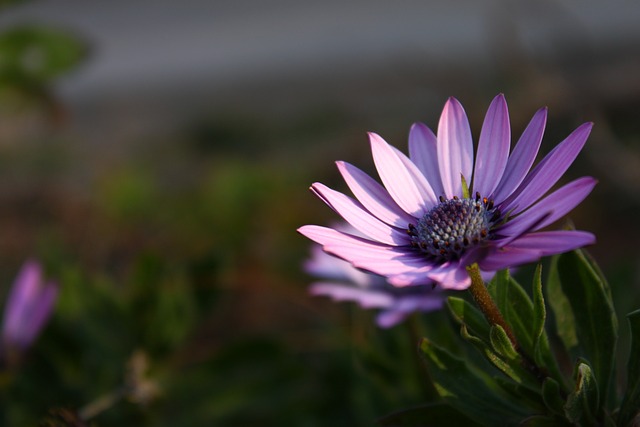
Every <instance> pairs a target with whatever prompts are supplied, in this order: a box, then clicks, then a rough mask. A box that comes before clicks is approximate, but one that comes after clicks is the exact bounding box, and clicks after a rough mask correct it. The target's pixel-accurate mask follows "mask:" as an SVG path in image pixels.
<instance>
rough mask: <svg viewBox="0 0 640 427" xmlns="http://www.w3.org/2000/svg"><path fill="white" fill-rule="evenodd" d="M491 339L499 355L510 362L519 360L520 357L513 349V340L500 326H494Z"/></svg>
mask: <svg viewBox="0 0 640 427" xmlns="http://www.w3.org/2000/svg"><path fill="white" fill-rule="evenodd" d="M489 337H490V339H491V346H492V347H493V349H494V350H495V352H496V353H498V354H499V355H501V356H503V357H505V358H507V359H508V360H514V359H518V358H519V357H520V355H519V354H518V352H517V351H516V349H515V348H514V347H513V344H512V343H511V340H510V339H509V336H508V335H507V333H506V332H505V331H504V329H502V326H500V325H493V326H492V327H491V332H490V335H489Z"/></svg>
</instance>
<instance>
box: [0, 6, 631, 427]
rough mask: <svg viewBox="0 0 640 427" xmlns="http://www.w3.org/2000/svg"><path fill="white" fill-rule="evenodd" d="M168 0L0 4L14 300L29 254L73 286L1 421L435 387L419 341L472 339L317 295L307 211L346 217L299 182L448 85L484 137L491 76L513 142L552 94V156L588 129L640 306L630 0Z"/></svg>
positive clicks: (189, 415)
mask: <svg viewBox="0 0 640 427" xmlns="http://www.w3.org/2000/svg"><path fill="white" fill-rule="evenodd" d="M179 3H180V4H179V5H178V4H174V3H173V2H169V1H150V0H145V1H140V2H135V4H130V2H124V1H116V2H102V3H97V2H82V1H80V0H74V1H61V0H57V1H47V2H44V1H40V2H2V8H1V9H0V231H1V234H0V236H1V237H0V301H4V295H6V293H7V292H8V289H9V286H10V284H11V283H12V281H13V278H14V277H15V275H16V273H17V271H18V269H19V268H20V265H21V264H22V262H23V261H24V260H25V259H26V258H29V257H36V258H38V259H40V260H41V261H42V262H43V263H44V265H45V267H46V271H47V276H48V277H51V278H55V279H56V280H58V281H59V283H60V285H61V294H60V298H59V300H58V304H57V306H56V310H55V313H54V315H53V317H52V319H51V322H50V323H49V325H48V326H47V327H46V329H45V331H44V332H43V334H42V335H41V337H40V339H39V340H38V342H37V343H36V345H35V346H34V347H33V348H32V349H31V351H30V353H29V354H28V356H27V358H26V360H25V361H24V363H23V364H22V365H21V366H20V368H19V369H18V370H16V371H14V372H10V373H4V374H2V376H0V393H1V395H0V398H1V401H0V425H7V426H22V425H36V424H37V423H38V422H39V421H42V422H45V423H49V424H45V425H80V424H73V422H74V421H72V419H73V417H74V416H75V415H74V414H78V413H81V414H84V415H87V414H95V416H94V417H93V418H92V419H91V423H93V425H97V426H122V425H143V426H144V425H148V426H176V425H180V426H211V425H216V426H257V425H260V426H282V425H292V426H309V427H311V426H328V425H330V426H368V425H372V424H373V423H374V422H375V420H376V419H378V418H380V417H382V416H384V415H386V414H389V413H391V412H392V411H394V410H397V409H401V408H405V407H409V406H415V405H419V404H421V403H424V402H425V401H427V400H429V399H433V396H434V391H433V390H432V389H430V388H429V387H428V386H427V385H425V384H426V381H425V372H424V370H423V369H422V367H421V365H420V363H419V360H418V359H417V355H416V351H415V342H416V339H417V337H418V336H420V335H422V334H426V335H428V336H430V337H432V338H433V339H434V341H438V342H441V343H444V344H448V345H449V346H450V347H453V348H457V350H458V351H467V349H466V348H464V347H461V344H460V343H459V342H458V341H457V340H456V338H455V335H456V334H457V332H456V327H455V326H453V325H452V321H451V320H450V319H449V318H448V317H447V315H446V314H445V313H432V314H428V315H421V316H417V317H415V318H412V319H410V320H409V322H407V323H406V324H405V325H401V326H399V327H396V328H393V329H391V330H386V331H384V330H380V329H377V328H376V327H375V326H374V323H373V320H372V319H373V317H372V313H370V312H365V311H362V310H359V309H357V308H355V307H353V306H352V305H349V304H334V303H332V302H330V301H327V300H325V299H321V298H311V297H309V296H308V295H307V292H306V287H307V284H308V283H309V282H310V280H311V278H309V277H308V276H306V275H305V274H304V273H303V272H302V271H301V268H300V266H301V263H302V261H303V260H304V259H305V257H306V256H307V255H308V252H309V246H310V243H309V242H308V241H306V240H305V239H304V238H303V237H301V236H299V235H298V234H297V233H296V231H295V229H296V228H297V227H299V226H301V225H304V224H326V223H328V222H330V221H332V220H334V219H336V217H335V215H333V213H332V212H331V211H330V210H329V209H328V208H326V207H325V206H324V205H323V204H322V202H320V201H319V200H316V199H315V198H314V197H313V196H312V195H311V194H310V193H309V191H308V187H309V185H310V184H311V183H312V182H314V181H321V182H324V183H326V184H328V185H330V186H333V187H335V188H339V189H345V186H344V184H343V183H342V182H341V180H340V177H339V174H338V173H337V171H336V170H335V167H334V166H333V161H334V160H337V159H341V160H347V161H349V162H352V163H354V164H357V165H358V166H360V167H362V168H363V169H365V170H367V171H370V172H373V165H372V161H371V159H370V155H369V152H368V144H367V139H366V133H365V132H366V131H375V132H377V133H379V134H380V135H382V136H383V137H385V138H386V139H387V141H389V142H390V143H392V144H394V145H395V146H397V147H398V148H401V149H403V150H405V151H406V139H407V134H408V129H409V127H410V125H411V124H412V123H413V122H415V121H423V122H425V123H426V124H427V125H429V126H430V127H431V128H432V129H435V128H436V126H437V121H438V118H439V114H440V110H441V108H442V106H443V105H444V102H445V101H446V99H447V97H448V96H456V97H457V98H458V99H459V100H460V101H461V102H462V104H463V105H464V106H465V108H466V110H467V114H468V116H469V119H470V121H471V125H472V130H473V134H474V137H477V136H478V134H479V129H480V126H481V124H482V120H483V118H484V113H485V111H486V108H487V106H488V105H489V102H490V101H491V99H492V98H493V97H494V96H495V95H496V94H497V93H499V92H503V93H505V95H506V98H507V101H508V103H509V107H510V114H511V125H512V135H513V138H514V139H515V138H517V137H518V136H519V135H520V133H521V131H522V130H523V129H524V127H525V126H526V124H527V123H528V120H529V119H530V118H531V116H532V115H533V113H534V112H535V111H536V110H537V109H538V108H539V107H541V106H543V105H547V106H548V107H549V121H548V125H547V131H546V134H545V139H544V140H543V145H542V149H541V153H546V152H548V151H549V150H550V149H551V148H552V147H553V146H554V145H555V144H557V143H558V142H559V141H560V140H561V139H563V138H564V137H565V136H566V135H568V134H569V133H570V132H571V131H572V130H573V129H574V128H575V127H577V126H578V125H579V124H581V123H583V122H585V121H594V122H595V123H596V126H595V128H594V131H593V133H592V136H591V137H590V139H589V142H588V143H587V146H586V148H585V149H584V151H583V153H582V154H581V155H580V156H579V158H578V160H577V161H576V163H575V164H574V166H573V167H572V168H571V169H570V171H569V172H568V174H567V176H566V177H565V178H564V180H563V182H567V181H568V180H570V179H572V178H576V177H578V176H582V175H592V176H595V177H597V178H598V179H599V181H600V183H599V185H598V186H597V188H596V190H595V191H594V193H593V194H592V195H591V196H590V197H589V198H588V199H587V200H586V201H585V202H584V203H582V204H581V205H580V206H579V207H578V208H577V209H576V210H575V211H574V212H573V213H572V214H571V218H572V220H573V222H574V223H575V224H576V226H577V227H578V228H580V229H585V230H589V231H593V232H594V233H596V235H597V237H598V244H597V245H596V246H595V247H593V248H591V249H590V251H591V252H592V253H593V254H594V255H595V257H596V259H597V260H598V261H599V262H600V264H601V265H602V267H603V269H604V270H605V272H607V273H608V275H609V277H610V280H611V282H612V286H613V292H614V298H615V299H616V301H617V308H618V310H619V312H620V313H621V315H622V314H624V313H627V312H629V311H631V309H633V308H637V307H640V286H639V275H640V270H639V269H638V265H640V263H639V262H638V261H640V259H639V258H640V257H639V251H638V249H637V248H638V243H637V242H638V241H640V227H638V225H637V221H638V214H637V212H638V209H640V121H639V120H638V115H639V114H640V80H639V79H638V76H639V75H640V28H639V27H638V26H637V19H636V18H637V17H638V16H640V4H637V3H634V2H613V3H607V4H605V3H602V2H595V1H594V2H559V1H552V0H547V1H544V2H534V1H525V2H518V3H517V4H512V2H508V1H493V2H489V1H482V2H471V1H463V2H461V3H460V4H457V5H456V6H454V5H451V4H449V2H445V1H432V2H417V1H416V2H414V1H411V2H406V3H405V2H403V3H402V4H400V3H398V4H395V3H392V2H383V1H373V2H371V1H364V0H361V1H355V2H350V3H349V4H348V5H346V4H343V3H342V2H337V1H329V2H321V3H312V2H299V1H298V2H294V1H288V0H281V1H274V2H264V3H262V2H257V1H255V0H254V1H246V2H228V1H214V2H208V1H200V0H189V1H184V2H179ZM523 270H524V271H523V272H522V273H523V276H522V277H523V279H522V282H525V283H528V281H529V279H528V277H530V275H529V274H528V271H529V270H528V269H526V268H525V269H523ZM621 325H622V327H623V328H625V327H626V324H625V323H624V321H622V320H621ZM624 331H625V329H623V334H624ZM624 350H625V343H624V342H623V343H622V344H621V357H622V358H623V359H624V356H625V353H624ZM96 402H97V403H96ZM91 404H93V405H91ZM101 405H102V406H101ZM64 420H66V421H64ZM55 423H58V424H55Z"/></svg>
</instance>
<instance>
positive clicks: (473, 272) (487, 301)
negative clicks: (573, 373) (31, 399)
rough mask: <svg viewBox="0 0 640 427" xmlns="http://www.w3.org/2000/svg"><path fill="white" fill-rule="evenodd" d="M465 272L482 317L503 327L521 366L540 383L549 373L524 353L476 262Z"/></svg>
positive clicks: (492, 323)
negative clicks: (520, 359) (520, 358)
mask: <svg viewBox="0 0 640 427" xmlns="http://www.w3.org/2000/svg"><path fill="white" fill-rule="evenodd" d="M467 272H468V273H469V277H471V286H470V287H469V291H470V292H471V295H473V299H474V301H475V302H476V304H477V305H478V307H479V308H480V310H481V311H482V314H484V317H485V318H486V319H487V321H488V322H489V324H490V325H500V326H501V327H502V329H504V331H505V333H506V334H507V336H508V337H509V341H511V344H512V345H513V348H514V349H515V350H516V351H517V352H518V354H520V356H521V357H522V366H524V368H525V369H527V370H528V371H529V372H531V373H532V374H533V376H534V377H535V378H536V379H537V380H538V381H540V383H542V382H543V381H544V380H545V378H547V377H548V376H549V373H548V372H547V370H546V369H543V368H541V367H539V366H538V365H537V364H536V363H535V362H534V361H533V359H532V358H530V357H529V355H527V354H525V352H524V351H523V350H522V348H520V345H518V341H517V340H516V336H515V335H514V334H513V331H512V330H511V328H510V327H509V325H508V324H507V322H506V321H505V320H504V317H502V314H501V313H500V310H499V309H498V306H497V305H496V303H495V302H494V301H493V298H491V295H490V294H489V291H487V287H486V286H485V284H484V280H482V275H481V274H480V268H479V267H478V264H475V263H474V264H472V265H470V266H468V267H467Z"/></svg>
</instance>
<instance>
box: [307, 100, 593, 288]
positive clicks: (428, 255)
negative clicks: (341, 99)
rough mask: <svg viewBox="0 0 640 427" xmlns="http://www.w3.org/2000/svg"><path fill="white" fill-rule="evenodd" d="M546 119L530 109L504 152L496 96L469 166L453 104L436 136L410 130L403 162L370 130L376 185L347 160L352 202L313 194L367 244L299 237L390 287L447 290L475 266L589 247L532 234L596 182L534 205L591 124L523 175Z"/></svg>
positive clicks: (345, 237) (419, 127)
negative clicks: (531, 113)
mask: <svg viewBox="0 0 640 427" xmlns="http://www.w3.org/2000/svg"><path fill="white" fill-rule="evenodd" d="M546 117H547V111H546V109H545V108H543V109H540V110H538V112H537V113H536V114H535V115H534V117H533V119H532V120H531V122H530V123H529V125H528V126H527V128H526V129H525V131H524V132H523V134H522V136H521V137H520V140H519V141H518V143H517V145H516V146H515V148H514V149H513V151H512V152H511V155H509V148H510V141H511V130H510V125H509V114H508V110H507V104H506V101H505V99H504V96H503V95H498V96H497V97H495V98H494V100H493V102H492V103H491V105H490V107H489V110H488V112H487V114H486V117H485V120H484V124H483V126H482V130H481V132H480V138H479V141H478V147H477V151H476V159H475V162H474V147H473V141H472V138H471V130H470V126H469V122H468V120H467V116H466V113H465V111H464V109H463V107H462V105H461V104H460V103H459V102H458V101H457V100H456V99H455V98H449V100H448V101H447V103H446V105H445V107H444V110H443V112H442V115H441V117H440V122H439V124H438V135H437V137H436V135H434V133H433V132H431V130H430V129H429V128H428V127H427V126H425V125H423V124H421V123H417V124H415V125H414V126H413V127H412V128H411V132H410V135H409V153H410V157H407V156H405V155H404V154H403V153H401V152H400V151H399V150H397V149H395V148H394V147H392V146H390V145H389V144H387V143H386V142H385V141H384V140H383V139H382V138H381V137H380V136H378V135H376V134H373V133H371V134H369V137H370V142H371V150H372V154H373V160H374V162H375V165H376V169H377V171H378V174H379V176H380V179H381V180H382V183H383V185H384V187H383V186H382V185H380V184H379V183H378V182H376V181H375V180H374V179H372V178H371V177H369V176H368V175H366V174H365V173H364V172H362V171H361V170H360V169H358V168H356V167H355V166H353V165H350V164H349V163H346V162H337V165H338V169H339V170H340V173H341V174H342V176H343V178H344V179H345V181H346V183H347V185H348V186H349V188H350V189H351V191H352V192H353V194H354V195H355V196H356V199H357V200H354V199H352V198H350V197H348V196H345V195H344V194H342V193H339V192H337V191H334V190H332V189H330V188H328V187H327V186H325V185H323V184H320V183H315V184H313V185H312V187H311V189H312V191H313V192H314V193H315V194H316V195H318V197H320V198H321V199H322V200H323V201H324V202H325V203H326V204H327V205H329V206H330V207H331V208H332V209H334V210H335V211H336V212H337V213H338V214H340V215H341V216H342V217H343V218H344V219H345V220H346V221H347V222H349V223H350V224H351V225H352V226H353V227H355V228H356V229H357V230H358V231H359V232H360V233H362V234H364V235H365V236H366V238H361V237H358V236H354V235H352V234H349V233H344V232H341V231H337V230H334V229H331V228H326V227H318V226H304V227H301V228H300V229H299V231H300V232H301V233H302V234H304V235H305V236H307V237H309V238H310V239H312V240H314V241H316V242H317V243H320V244H321V245H322V246H323V248H324V250H325V251H327V252H328V253H331V254H334V255H336V256H339V257H341V258H343V259H345V260H347V261H349V262H351V263H352V264H353V265H354V266H355V267H358V268H362V269H364V270H368V271H371V272H373V273H376V274H380V275H383V276H386V277H388V280H389V282H390V283H392V284H394V285H397V286H406V285H419V284H429V283H433V282H436V283H439V284H440V285H441V286H442V287H443V288H449V289H465V288H467V287H468V286H469V284H470V279H469V276H468V274H467V272H466V267H467V266H469V265H471V264H473V263H478V264H479V266H480V268H481V270H482V271H483V272H484V273H485V275H486V276H487V277H490V276H491V275H492V274H493V273H494V272H495V271H497V270H501V269H504V268H508V267H511V266H516V265H520V264H524V263H528V262H532V261H535V260H537V259H539V258H541V257H542V256H546V255H551V254H556V253H561V252H565V251H568V250H571V249H575V248H578V247H581V246H584V245H588V244H592V243H594V241H595V237H594V235H593V234H591V233H588V232H584V231H540V230H541V229H542V228H544V227H546V226H547V225H550V224H551V223H553V222H555V221H556V220H558V219H560V218H561V217H562V216H564V215H565V214H566V213H567V212H569V211H570V210H572V209H573V208H574V207H575V206H576V205H577V204H579V203H580V202H581V201H582V200H583V199H584V198H585V197H586V196H587V195H588V194H589V193H590V192H591V190H592V189H593V187H594V186H595V184H596V180H595V179H593V178H590V177H583V178H580V179H577V180H575V181H572V182H571V183H569V184H567V185H565V186H563V187H561V188H560V189H558V190H556V191H555V192H553V193H552V194H550V195H549V196H547V197H545V198H543V199H542V196H544V194H545V193H547V191H548V190H549V189H550V188H551V187H552V186H553V185H555V184H556V182H557V181H558V180H559V179H560V178H561V177H562V175H563V174H564V172H565V171H566V170H567V169H568V167H569V166H570V165H571V163H573V161H574V159H575V158H576V156H577V155H578V153H579V152H580V150H581V149H582V147H583V146H584V143H585V142H586V139H587V137H588V135H589V133H590V131H591V127H592V124H591V123H586V124H583V125H582V126H580V127H578V128H577V129H576V130H575V131H574V132H573V133H571V135H569V136H568V137H567V138H566V139H565V140H564V141H562V142H561V143H560V144H559V145H558V146H556V147H555V148H554V149H553V150H552V151H551V152H550V153H549V154H548V155H547V156H546V157H545V158H544V159H543V160H542V161H541V162H540V163H539V164H538V165H536V166H535V167H534V168H533V169H532V170H530V169H531V165H532V164H533V162H534V160H535V157H536V154H537V152H538V149H539V147H540V143H541V141H542V135H543V132H544V128H545V124H546ZM466 183H469V184H470V189H468V190H467V189H466V188H465V186H466ZM467 192H468V194H467Z"/></svg>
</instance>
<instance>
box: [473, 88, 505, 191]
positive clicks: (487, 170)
mask: <svg viewBox="0 0 640 427" xmlns="http://www.w3.org/2000/svg"><path fill="white" fill-rule="evenodd" d="M510 144H511V129H510V126H509V111H508V109H507V103H506V101H505V99H504V95H502V94H500V95H498V96H496V97H495V98H494V99H493V101H492V102H491V105H490V106H489V110H488V111H487V115H486V117H485V118H484V124H483V125H482V131H481V132H480V140H479V141H478V156H477V158H476V165H475V170H474V173H473V177H474V178H473V191H474V193H475V192H476V191H477V192H479V193H480V194H481V195H483V196H489V195H491V194H492V193H493V190H494V189H495V188H496V186H497V185H498V183H499V182H500V179H501V178H502V174H503V172H504V169H505V166H506V164H507V159H508V158H509V147H510Z"/></svg>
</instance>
